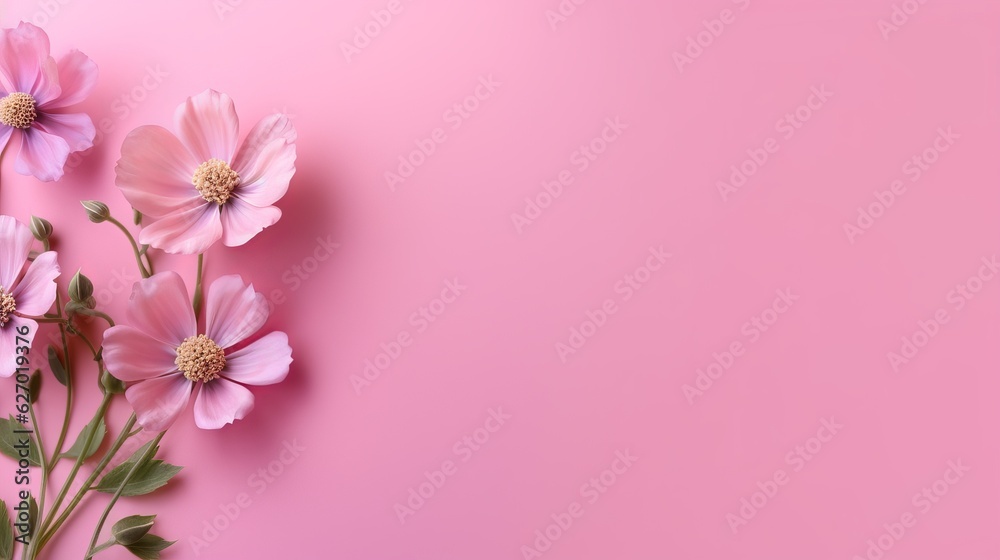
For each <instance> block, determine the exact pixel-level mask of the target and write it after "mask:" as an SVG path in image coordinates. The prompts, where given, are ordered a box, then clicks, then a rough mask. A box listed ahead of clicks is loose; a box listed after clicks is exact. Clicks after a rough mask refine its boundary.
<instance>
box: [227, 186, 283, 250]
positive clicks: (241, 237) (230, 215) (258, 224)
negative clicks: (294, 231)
mask: <svg viewBox="0 0 1000 560" xmlns="http://www.w3.org/2000/svg"><path fill="white" fill-rule="evenodd" d="M280 218H281V210H279V209H278V207H276V206H268V207H266V208H257V207H256V206H254V205H252V204H248V203H246V202H243V201H242V200H240V199H238V198H230V199H229V201H228V202H226V203H225V204H223V205H222V243H224V244H225V245H226V247H239V246H240V245H243V244H244V243H246V242H247V241H250V240H251V239H253V237H254V236H255V235H257V234H258V233H260V232H261V230H263V229H264V228H266V227H268V226H271V225H274V224H275V223H276V222H277V221H278V220H279V219H280Z"/></svg>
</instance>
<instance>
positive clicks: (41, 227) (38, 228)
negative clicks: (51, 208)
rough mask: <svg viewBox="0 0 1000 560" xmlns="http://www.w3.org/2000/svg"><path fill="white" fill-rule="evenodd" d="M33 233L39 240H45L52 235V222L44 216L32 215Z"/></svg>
mask: <svg viewBox="0 0 1000 560" xmlns="http://www.w3.org/2000/svg"><path fill="white" fill-rule="evenodd" d="M30 227H31V235H34V236H35V239H37V240H39V241H45V240H46V239H48V238H49V237H51V236H52V224H51V223H49V221H48V220H46V219H44V218H39V217H38V216H32V217H31V226H30Z"/></svg>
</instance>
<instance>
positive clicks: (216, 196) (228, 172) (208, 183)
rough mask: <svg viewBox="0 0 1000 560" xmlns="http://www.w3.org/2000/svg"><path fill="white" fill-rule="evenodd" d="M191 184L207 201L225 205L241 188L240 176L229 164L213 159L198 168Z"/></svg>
mask: <svg viewBox="0 0 1000 560" xmlns="http://www.w3.org/2000/svg"><path fill="white" fill-rule="evenodd" d="M191 182H192V183H194V187H195V188H196V189H198V192H199V193H201V197H202V198H204V199H205V200H207V201H209V202H214V203H216V204H225V203H226V201H227V200H229V197H230V196H232V194H233V191H235V190H236V187H238V186H240V176H239V174H238V173H236V172H235V171H233V168H232V167H229V164H228V163H226V162H224V161H222V160H221V159H215V158H212V159H210V160H208V161H206V162H205V163H203V164H201V165H199V166H198V169H196V170H195V172H194V177H193V178H192V179H191Z"/></svg>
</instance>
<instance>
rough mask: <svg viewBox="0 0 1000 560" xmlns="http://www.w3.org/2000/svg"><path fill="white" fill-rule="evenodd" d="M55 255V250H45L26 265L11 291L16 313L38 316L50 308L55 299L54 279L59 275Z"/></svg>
mask: <svg viewBox="0 0 1000 560" xmlns="http://www.w3.org/2000/svg"><path fill="white" fill-rule="evenodd" d="M56 257H57V255H56V252H55V251H46V252H44V253H42V254H41V255H38V257H37V258H36V259H35V260H34V261H33V262H32V263H31V264H30V265H29V266H28V270H27V272H25V273H24V277H23V278H21V281H20V282H18V283H17V286H15V287H14V291H13V292H11V295H12V296H14V302H15V303H16V304H17V311H18V313H23V314H25V315H32V316H40V315H44V314H45V313H47V312H48V311H49V309H51V308H52V304H53V303H55V301H56V282H55V280H56V278H58V277H59V263H57V262H56Z"/></svg>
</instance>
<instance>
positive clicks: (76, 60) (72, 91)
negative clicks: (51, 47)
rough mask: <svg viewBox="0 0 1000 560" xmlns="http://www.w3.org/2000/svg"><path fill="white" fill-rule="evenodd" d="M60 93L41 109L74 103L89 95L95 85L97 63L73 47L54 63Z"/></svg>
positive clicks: (67, 105) (56, 107)
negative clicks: (57, 71)
mask: <svg viewBox="0 0 1000 560" xmlns="http://www.w3.org/2000/svg"><path fill="white" fill-rule="evenodd" d="M56 66H57V67H58V69H59V87H60V88H61V89H62V93H61V94H60V95H59V97H58V98H56V99H53V100H52V101H49V102H48V103H46V104H45V105H43V106H42V109H58V108H61V107H69V106H70V105H75V104H77V103H79V102H81V101H83V100H84V99H86V98H87V96H89V95H90V92H92V91H94V86H96V85H97V64H96V63H94V61H93V60H91V59H90V57H88V56H87V55H85V54H83V53H82V52H80V51H78V50H76V49H73V50H71V51H69V53H67V54H66V55H65V56H63V57H62V58H60V59H59V61H58V62H57V63H56Z"/></svg>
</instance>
